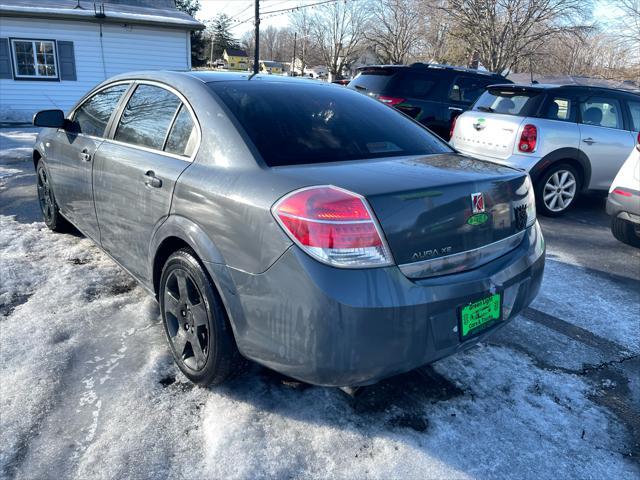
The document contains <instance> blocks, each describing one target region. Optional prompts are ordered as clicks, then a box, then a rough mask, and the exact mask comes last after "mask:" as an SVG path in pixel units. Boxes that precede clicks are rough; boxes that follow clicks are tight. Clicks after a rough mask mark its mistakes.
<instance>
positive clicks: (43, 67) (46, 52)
mask: <svg viewBox="0 0 640 480" xmlns="http://www.w3.org/2000/svg"><path fill="white" fill-rule="evenodd" d="M11 45H12V48H13V67H14V71H15V76H16V78H58V66H57V64H56V46H55V42H53V41H52V40H11Z"/></svg>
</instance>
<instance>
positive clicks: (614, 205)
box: [607, 189, 640, 224]
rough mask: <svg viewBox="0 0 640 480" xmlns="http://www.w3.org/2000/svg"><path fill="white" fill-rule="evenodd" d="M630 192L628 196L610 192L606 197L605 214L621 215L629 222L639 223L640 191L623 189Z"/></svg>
mask: <svg viewBox="0 0 640 480" xmlns="http://www.w3.org/2000/svg"><path fill="white" fill-rule="evenodd" d="M625 190H628V191H629V192H630V193H631V196H630V197H626V196H623V195H619V194H617V193H614V192H611V193H609V196H608V197H607V214H608V215H610V216H612V217H621V218H623V219H624V220H627V221H629V222H631V223H636V224H640V192H637V191H634V190H631V189H625Z"/></svg>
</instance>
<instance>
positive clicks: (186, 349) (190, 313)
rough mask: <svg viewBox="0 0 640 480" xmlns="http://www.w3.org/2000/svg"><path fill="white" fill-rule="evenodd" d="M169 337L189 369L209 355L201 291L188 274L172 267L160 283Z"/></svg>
mask: <svg viewBox="0 0 640 480" xmlns="http://www.w3.org/2000/svg"><path fill="white" fill-rule="evenodd" d="M163 295H164V309H165V318H166V324H167V332H168V334H169V341H170V343H171V346H172V348H173V350H174V352H175V354H176V357H177V358H178V359H180V361H181V362H182V363H183V364H184V365H185V366H186V367H188V368H189V369H191V370H193V371H198V370H201V369H202V368H204V366H205V364H206V363H207V358H208V355H209V335H210V331H209V321H208V316H207V308H206V306H205V302H204V300H203V296H202V293H201V292H200V291H199V290H198V287H197V286H196V282H195V280H194V279H193V277H191V275H190V274H189V273H188V272H187V271H186V270H183V269H181V268H176V269H175V270H173V271H172V272H171V273H170V274H169V277H168V278H167V281H166V283H165V287H164V292H163Z"/></svg>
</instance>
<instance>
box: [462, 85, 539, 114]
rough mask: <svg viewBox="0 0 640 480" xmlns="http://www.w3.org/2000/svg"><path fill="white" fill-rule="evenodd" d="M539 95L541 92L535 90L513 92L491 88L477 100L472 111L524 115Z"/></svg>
mask: <svg viewBox="0 0 640 480" xmlns="http://www.w3.org/2000/svg"><path fill="white" fill-rule="evenodd" d="M539 95H541V92H539V91H536V90H517V91H515V90H510V89H504V90H499V89H493V88H491V89H489V90H487V91H486V92H484V93H483V94H482V95H481V96H480V98H478V101H477V102H476V103H475V105H474V106H473V109H474V110H479V111H481V112H492V113H502V114H505V115H525V114H526V113H525V112H526V111H527V110H528V108H529V106H530V104H531V103H532V102H534V101H536V100H537V98H538V97H539Z"/></svg>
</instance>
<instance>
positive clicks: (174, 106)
mask: <svg viewBox="0 0 640 480" xmlns="http://www.w3.org/2000/svg"><path fill="white" fill-rule="evenodd" d="M180 105H181V102H180V99H179V98H178V97H177V96H176V95H174V94H173V93H171V92H169V91H168V90H165V89H164V88H161V87H157V86H155V85H145V84H142V85H138V87H136V90H135V92H133V95H131V98H130V99H129V102H128V103H127V106H126V107H125V109H124V111H123V112H122V116H121V117H120V121H119V122H118V128H117V130H116V134H115V137H114V138H115V140H118V141H120V142H125V143H131V144H133V145H139V146H142V147H148V148H153V149H156V150H162V148H163V147H164V141H165V138H166V137H167V131H168V130H169V127H170V126H171V122H172V121H173V119H174V117H175V114H176V111H177V110H178V108H179V107H180Z"/></svg>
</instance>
